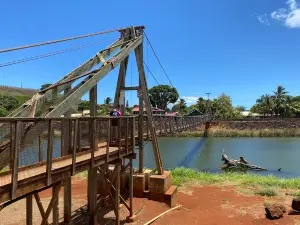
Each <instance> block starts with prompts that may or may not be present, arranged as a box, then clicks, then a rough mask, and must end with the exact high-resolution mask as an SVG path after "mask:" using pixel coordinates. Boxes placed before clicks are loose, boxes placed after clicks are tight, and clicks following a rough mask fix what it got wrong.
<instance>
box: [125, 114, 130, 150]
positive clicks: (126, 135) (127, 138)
mask: <svg viewBox="0 0 300 225" xmlns="http://www.w3.org/2000/svg"><path fill="white" fill-rule="evenodd" d="M125 120H126V127H125V129H126V130H125V146H126V153H127V154H129V149H128V143H129V134H128V133H129V118H128V117H126V119H125Z"/></svg>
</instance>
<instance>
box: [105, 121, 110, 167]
mask: <svg viewBox="0 0 300 225" xmlns="http://www.w3.org/2000/svg"><path fill="white" fill-rule="evenodd" d="M107 122H108V126H107V144H106V160H105V163H108V160H109V145H110V142H111V135H110V134H111V119H108V121H107Z"/></svg>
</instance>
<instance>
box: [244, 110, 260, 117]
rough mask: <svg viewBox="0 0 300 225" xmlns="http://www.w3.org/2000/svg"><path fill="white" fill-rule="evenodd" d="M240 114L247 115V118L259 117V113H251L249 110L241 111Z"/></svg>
mask: <svg viewBox="0 0 300 225" xmlns="http://www.w3.org/2000/svg"><path fill="white" fill-rule="evenodd" d="M241 114H242V115H243V116H244V117H247V118H251V117H252V118H253V117H254V118H260V117H261V115H260V114H258V113H252V112H250V111H241Z"/></svg>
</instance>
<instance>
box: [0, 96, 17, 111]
mask: <svg viewBox="0 0 300 225" xmlns="http://www.w3.org/2000/svg"><path fill="white" fill-rule="evenodd" d="M18 106H19V103H18V100H17V99H16V97H14V96H9V95H0V107H3V108H4V109H6V110H7V111H12V110H13V109H15V108H17V107H18Z"/></svg>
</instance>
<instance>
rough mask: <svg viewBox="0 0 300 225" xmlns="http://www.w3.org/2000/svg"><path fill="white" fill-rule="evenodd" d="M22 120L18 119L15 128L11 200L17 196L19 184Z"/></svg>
mask: <svg viewBox="0 0 300 225" xmlns="http://www.w3.org/2000/svg"><path fill="white" fill-rule="evenodd" d="M20 127H21V122H20V121H16V123H15V130H14V144H13V146H14V148H13V155H12V175H11V200H13V199H15V198H16V197H17V186H18V169H19V151H20V144H21V136H20V135H21V131H20Z"/></svg>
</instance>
